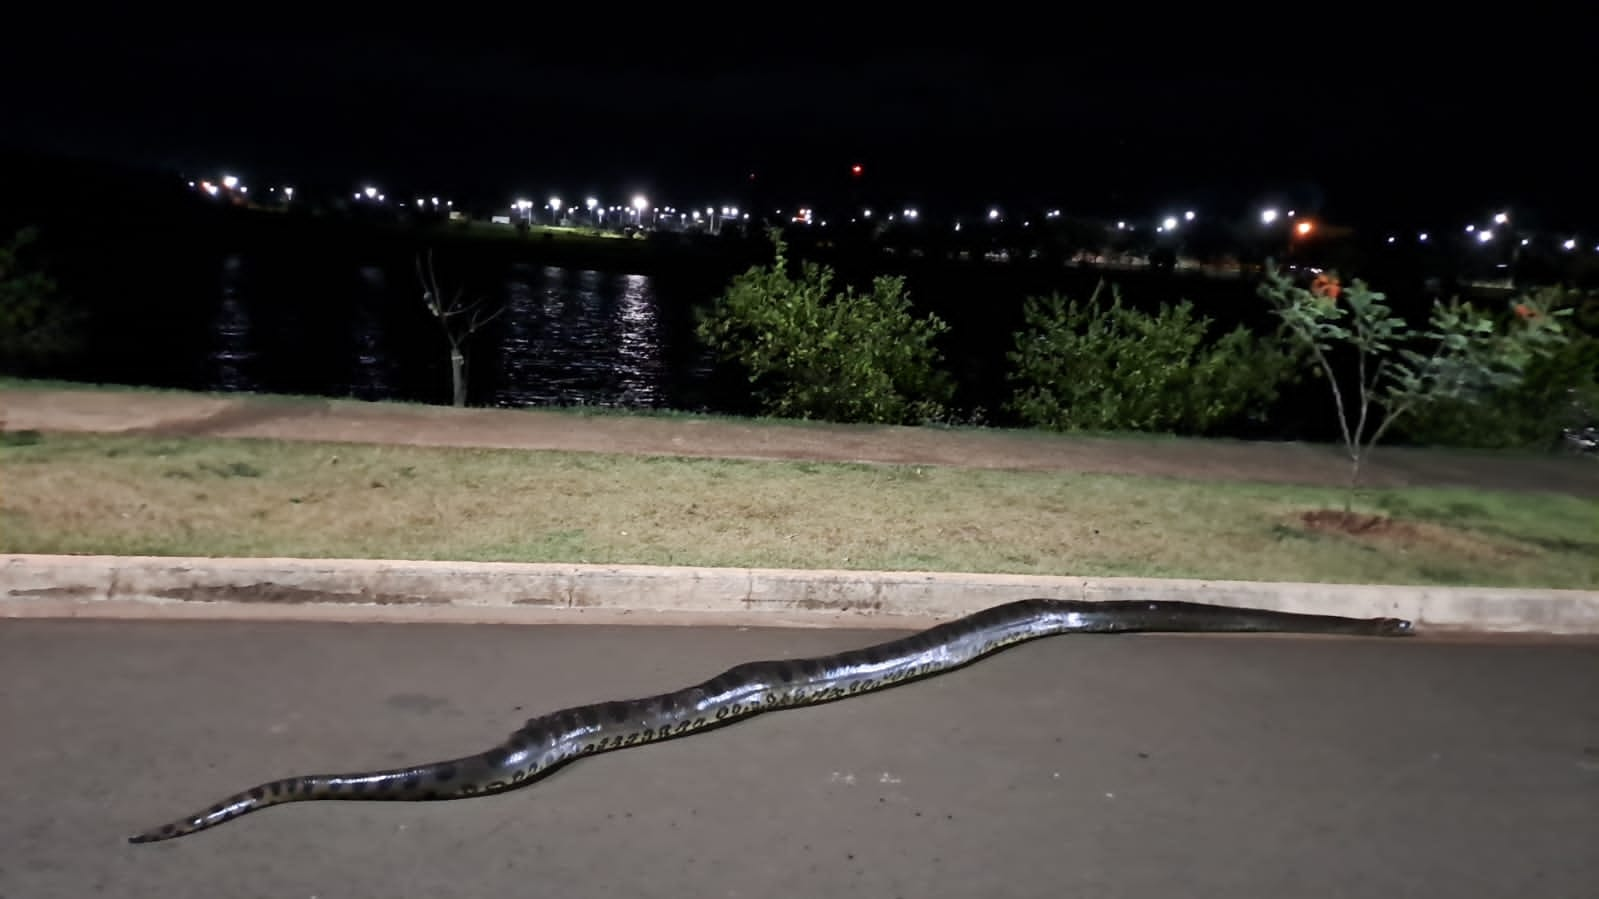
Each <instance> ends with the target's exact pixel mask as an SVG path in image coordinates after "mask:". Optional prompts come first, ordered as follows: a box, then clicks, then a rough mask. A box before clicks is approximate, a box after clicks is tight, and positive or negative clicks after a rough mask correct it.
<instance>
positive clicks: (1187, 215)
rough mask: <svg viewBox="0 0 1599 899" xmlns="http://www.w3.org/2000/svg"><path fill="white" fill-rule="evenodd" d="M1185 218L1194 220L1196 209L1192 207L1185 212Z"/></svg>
mask: <svg viewBox="0 0 1599 899" xmlns="http://www.w3.org/2000/svg"><path fill="white" fill-rule="evenodd" d="M1183 220H1184V221H1188V222H1191V221H1193V220H1194V210H1192V209H1190V210H1188V211H1187V212H1185V213H1183Z"/></svg>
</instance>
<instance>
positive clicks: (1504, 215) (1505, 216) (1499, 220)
mask: <svg viewBox="0 0 1599 899" xmlns="http://www.w3.org/2000/svg"><path fill="white" fill-rule="evenodd" d="M1508 221H1510V213H1508V212H1501V213H1499V214H1498V215H1496V216H1494V224H1496V225H1503V224H1504V223H1505V222H1508Z"/></svg>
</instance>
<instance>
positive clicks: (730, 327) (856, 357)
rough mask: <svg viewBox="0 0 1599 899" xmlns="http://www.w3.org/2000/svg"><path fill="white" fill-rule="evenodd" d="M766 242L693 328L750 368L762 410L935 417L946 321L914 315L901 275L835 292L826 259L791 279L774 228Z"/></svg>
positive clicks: (857, 417)
mask: <svg viewBox="0 0 1599 899" xmlns="http://www.w3.org/2000/svg"><path fill="white" fill-rule="evenodd" d="M772 241H773V243H774V244H775V246H776V258H775V260H774V261H773V263H772V264H771V265H768V266H755V267H752V268H750V269H749V270H748V271H746V272H745V273H744V274H742V275H739V276H737V277H736V278H734V279H733V281H732V283H731V284H730V285H729V286H728V289H727V291H726V292H725V293H724V294H723V295H722V296H721V297H720V298H719V299H718V300H717V302H716V305H715V307H714V308H713V309H712V310H710V312H709V313H708V314H706V315H705V316H704V317H703V318H702V319H701V321H700V323H699V327H698V333H699V336H700V339H701V340H703V341H705V342H706V344H707V345H709V346H710V347H711V348H712V349H713V350H714V351H715V352H716V353H718V354H719V355H720V356H721V357H722V358H723V359H729V360H733V361H736V362H738V363H739V364H741V365H742V366H743V367H744V368H745V369H746V370H747V371H748V372H749V377H750V382H751V383H752V384H753V385H754V387H755V390H756V394H757V396H758V397H759V398H760V399H761V401H762V403H763V405H764V407H765V409H766V411H768V412H770V413H772V414H775V415H782V416H787V417H794V418H820V419H825V420H828V421H848V422H882V423H896V424H905V423H911V424H918V423H921V422H923V421H926V420H928V419H935V418H939V417H941V416H942V415H943V413H944V408H943V404H944V403H946V402H948V400H949V397H950V395H951V393H952V389H951V385H950V382H949V380H948V378H947V377H946V376H945V375H944V374H943V373H942V372H940V371H939V370H938V369H937V367H936V366H937V362H938V359H939V356H938V351H937V350H936V349H935V348H934V347H933V340H934V339H935V338H936V337H937V336H938V335H940V334H942V333H944V331H945V330H947V328H948V326H947V325H946V324H944V322H943V321H941V320H940V319H939V318H938V317H937V316H936V315H931V314H929V315H928V316H927V317H926V318H925V319H918V318H915V317H914V316H913V315H912V314H911V308H910V301H909V300H908V299H907V298H906V294H905V282H904V279H903V278H896V277H879V278H876V279H874V280H873V281H872V287H871V290H870V291H869V292H867V293H857V292H855V290H854V289H853V288H849V287H846V288H845V289H844V290H843V291H841V292H835V291H834V289H833V281H834V278H835V275H834V272H833V270H832V269H831V268H830V267H827V266H821V265H817V264H816V263H812V262H806V263H803V264H802V265H801V266H800V267H799V273H798V276H797V277H793V276H791V275H790V274H789V271H790V266H789V262H788V259H787V257H786V255H785V249H786V244H785V243H784V241H783V239H782V236H781V233H780V232H778V231H777V230H776V229H774V230H773V231H772Z"/></svg>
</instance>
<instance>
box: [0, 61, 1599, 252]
mask: <svg viewBox="0 0 1599 899" xmlns="http://www.w3.org/2000/svg"><path fill="white" fill-rule="evenodd" d="M19 51H20V52H19V53H17V54H15V55H14V56H13V58H12V61H13V62H14V63H16V64H19V65H21V66H24V67H26V66H29V65H34V66H37V65H38V64H39V63H40V62H41V61H42V60H43V59H44V58H45V57H47V56H48V55H49V54H51V53H53V52H56V48H51V47H50V46H49V44H48V42H32V43H24V44H22V45H19ZM72 55H73V57H74V58H75V59H77V60H80V61H81V62H82V64H81V65H78V66H74V67H69V68H67V69H60V68H56V69H55V70H54V71H53V73H52V77H51V78H50V79H49V80H47V81H39V80H37V79H35V80H34V83H33V85H31V87H32V88H33V89H30V90H22V91H20V92H19V93H18V96H17V97H16V98H15V100H14V101H13V103H12V106H11V108H9V109H8V111H7V118H8V125H7V128H6V131H5V135H4V138H0V141H3V144H0V146H4V147H6V148H9V149H13V150H23V151H30V152H40V153H47V154H54V155H73V156H83V157H87V158H92V159H99V160H105V161H109V162H117V163H121V164H125V165H131V166H138V167H143V168H162V169H167V170H173V171H183V172H188V173H191V174H199V173H205V172H218V171H220V170H222V169H228V170H230V171H234V172H235V173H237V174H239V175H241V177H245V178H246V179H249V180H251V181H252V183H261V184H265V183H272V182H280V181H282V182H291V181H292V182H297V183H303V184H313V183H322V184H325V185H328V186H329V187H330V188H335V187H338V186H339V185H353V184H357V183H362V182H368V181H371V182H376V183H379V184H383V185H385V186H386V187H390V186H392V188H393V189H395V190H400V189H405V190H418V191H424V192H450V193H452V194H454V195H456V196H461V197H472V198H477V199H480V200H484V201H488V200H491V199H493V198H495V197H503V198H504V199H506V200H509V198H510V197H511V196H513V195H516V194H525V195H529V196H530V197H533V198H535V199H542V197H543V196H544V195H546V194H549V193H559V194H562V195H564V196H566V197H567V198H568V199H569V201H570V200H571V199H572V198H580V197H582V196H586V195H590V194H597V195H601V196H603V197H605V198H606V199H607V200H608V201H610V202H617V201H619V200H621V199H622V198H623V197H625V196H631V194H632V193H634V192H643V193H646V194H648V195H652V196H656V197H660V198H661V202H668V203H677V204H679V205H689V204H700V203H716V204H720V203H727V202H749V201H750V199H751V198H752V197H761V198H765V199H767V200H768V201H769V202H778V203H781V204H783V205H785V206H789V205H793V204H798V203H805V202H810V203H815V204H817V205H825V204H831V203H838V202H841V201H846V200H850V199H857V200H860V201H862V202H865V201H868V200H870V201H872V202H893V203H914V204H917V205H918V206H920V207H921V208H924V209H928V210H933V209H945V210H950V211H954V210H956V209H973V208H982V207H986V206H988V205H990V204H998V205H1001V206H1004V205H1008V204H1022V203H1027V204H1032V205H1034V206H1035V208H1044V207H1060V208H1063V209H1066V210H1068V211H1069V212H1071V213H1075V214H1083V215H1100V216H1109V217H1122V216H1125V217H1128V218H1135V217H1151V216H1157V215H1161V214H1165V213H1166V212H1168V211H1175V210H1178V209H1183V208H1198V209H1200V210H1202V212H1203V213H1204V214H1206V215H1210V216H1234V215H1241V214H1245V213H1246V211H1247V210H1248V209H1250V208H1253V207H1255V206H1258V205H1260V204H1263V203H1272V202H1282V203H1287V204H1297V205H1300V206H1303V207H1308V209H1309V211H1311V212H1314V213H1316V214H1320V215H1324V216H1327V217H1330V218H1335V219H1339V220H1343V221H1348V222H1351V223H1355V224H1364V225H1370V226H1372V227H1406V226H1418V225H1430V226H1432V227H1442V226H1445V225H1449V224H1452V223H1454V222H1456V221H1457V220H1458V221H1470V220H1473V219H1480V218H1482V217H1484V216H1487V215H1490V214H1491V213H1492V212H1493V211H1495V210H1498V209H1504V208H1509V209H1512V210H1516V211H1518V212H1520V213H1523V214H1524V217H1525V219H1526V220H1528V222H1529V224H1531V223H1537V224H1540V225H1543V226H1547V227H1560V228H1571V229H1575V228H1581V227H1585V226H1586V227H1593V226H1594V225H1596V224H1599V207H1596V206H1595V204H1594V200H1593V198H1592V197H1591V196H1590V194H1591V193H1592V191H1591V190H1589V189H1588V183H1589V179H1588V178H1587V176H1586V174H1585V173H1584V172H1583V171H1582V168H1583V166H1584V165H1585V164H1586V163H1585V161H1584V160H1583V159H1582V158H1581V154H1580V153H1579V152H1578V148H1576V147H1573V146H1570V144H1569V141H1570V140H1571V139H1572V138H1571V137H1569V136H1568V135H1572V134H1574V132H1573V131H1572V130H1571V129H1570V128H1569V127H1567V126H1566V123H1567V122H1569V121H1571V120H1573V119H1574V118H1575V117H1576V116H1578V115H1579V114H1580V112H1581V110H1582V108H1583V107H1582V106H1581V105H1580V102H1579V98H1580V88H1581V87H1582V85H1581V83H1578V82H1571V81H1569V80H1566V81H1561V80H1559V79H1553V80H1551V81H1549V83H1548V84H1546V85H1543V86H1541V87H1540V89H1538V90H1531V89H1528V88H1527V87H1526V86H1525V84H1523V83H1520V82H1512V81H1510V80H1498V81H1494V82H1493V83H1491V84H1489V85H1487V86H1482V87H1479V88H1477V89H1474V90H1472V91H1461V90H1448V89H1444V87H1441V86H1440V84H1439V83H1438V82H1437V80H1436V79H1435V78H1431V79H1430V80H1429V78H1430V76H1429V77H1428V78H1423V77H1421V76H1405V75H1394V76H1390V77H1387V78H1384V79H1375V78H1372V79H1365V80H1356V79H1350V78H1340V77H1337V76H1333V75H1326V74H1323V75H1321V76H1320V77H1308V76H1307V77H1298V78H1294V77H1287V76H1285V75H1284V74H1283V73H1282V72H1280V71H1271V72H1268V73H1266V74H1264V75H1262V74H1255V75H1248V74H1240V73H1228V74H1225V75H1223V74H1206V73H1204V72H1188V73H1159V74H1144V75H1132V76H1129V75H1125V74H1118V75H1116V76H1114V77H1112V76H1110V75H1108V74H1105V73H1104V72H1103V71H1101V72H1100V73H1099V74H1084V70H1083V69H1082V68H1081V67H1080V66H1074V65H1071V64H1065V63H1059V62H1057V61H1055V60H1053V59H1047V58H1042V57H1039V56H1034V55H1027V54H1018V53H1012V54H998V53H989V52H973V51H968V52H960V53H956V52H951V51H946V50H940V51H912V50H883V51H878V52H876V53H874V54H871V55H868V56H862V57H860V58H858V59H856V60H855V61H853V62H850V63H846V64H823V63H812V62H808V61H806V60H804V59H797V60H796V59H793V58H781V57H780V58H775V59H774V58H770V57H762V56H761V55H759V54H755V53H749V52H727V53H721V54H714V55H699V54H688V56H687V58H685V59H681V60H680V59H676V58H675V57H674V58H673V59H672V60H671V61H670V62H667V61H659V60H654V59H651V58H649V57H647V56H646V55H642V54H615V53H612V54H604V53H601V54H595V55H593V56H592V57H590V56H585V55H582V54H577V55H573V54H571V53H558V52H551V53H534V52H528V51H517V50H512V49H508V48H505V47H500V46H492V45H486V44H483V43H481V42H470V43H458V44H444V45H442V46H440V45H438V44H434V43H423V42H420V41H418V40H416V39H406V38H393V37H383V38H369V39H361V40H303V39H302V40H294V41H282V40H272V41H252V40H242V39H241V40H234V39H215V40H205V41H193V40H185V39H184V38H183V37H182V36H181V35H178V36H173V37H168V38H164V39H163V38H155V39H146V40H144V41H143V42H120V41H112V40H106V39H102V38H96V37H94V36H88V37H82V38H74V39H73V52H72ZM35 70H37V69H35ZM854 164H860V165H862V166H863V167H864V172H863V176H862V177H861V178H858V179H857V178H852V177H851V175H850V171H849V169H850V166H851V165H854ZM751 173H754V174H755V175H756V179H755V181H754V182H753V184H752V183H751V182H750V180H749V175H750V174H751ZM265 179H270V180H265Z"/></svg>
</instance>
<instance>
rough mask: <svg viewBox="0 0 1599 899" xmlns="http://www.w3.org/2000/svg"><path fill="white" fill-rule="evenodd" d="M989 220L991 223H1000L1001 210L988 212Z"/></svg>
mask: <svg viewBox="0 0 1599 899" xmlns="http://www.w3.org/2000/svg"><path fill="white" fill-rule="evenodd" d="M988 220H989V221H991V222H997V221H999V210H998V209H990V210H988Z"/></svg>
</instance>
